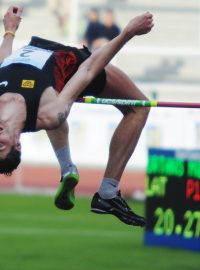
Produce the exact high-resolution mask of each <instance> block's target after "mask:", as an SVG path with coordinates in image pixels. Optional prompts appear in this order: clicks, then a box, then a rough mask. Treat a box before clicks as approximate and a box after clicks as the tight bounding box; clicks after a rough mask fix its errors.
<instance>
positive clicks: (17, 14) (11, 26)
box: [3, 6, 23, 33]
mask: <svg viewBox="0 0 200 270" xmlns="http://www.w3.org/2000/svg"><path fill="white" fill-rule="evenodd" d="M22 11H23V8H22V7H17V6H11V7H9V9H8V10H7V12H6V13H5V15H4V18H3V24H4V28H5V31H11V32H14V33H15V32H16V31H17V28H18V27H19V24H20V22H21V14H22Z"/></svg>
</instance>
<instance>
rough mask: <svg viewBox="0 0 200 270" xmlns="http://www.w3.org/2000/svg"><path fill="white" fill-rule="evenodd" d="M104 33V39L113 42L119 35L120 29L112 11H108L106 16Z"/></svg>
mask: <svg viewBox="0 0 200 270" xmlns="http://www.w3.org/2000/svg"><path fill="white" fill-rule="evenodd" d="M103 27H104V28H103V32H104V35H103V36H104V38H106V39H107V40H111V39H113V38H115V37H116V36H118V35H119V33H120V28H119V26H118V25H117V24H116V23H115V18H114V13H113V11H112V10H111V9H107V10H106V12H105V15H104V22H103Z"/></svg>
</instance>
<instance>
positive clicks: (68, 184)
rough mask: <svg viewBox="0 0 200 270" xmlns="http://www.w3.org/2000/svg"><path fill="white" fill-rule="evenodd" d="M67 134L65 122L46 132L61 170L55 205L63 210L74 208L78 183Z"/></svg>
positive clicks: (67, 128)
mask: <svg viewBox="0 0 200 270" xmlns="http://www.w3.org/2000/svg"><path fill="white" fill-rule="evenodd" d="M68 134H69V127H68V124H67V122H64V123H63V124H62V125H61V126H60V127H59V128H57V129H54V130H49V131H47V135H48V137H49V139H50V142H51V144H52V147H53V149H54V152H55V155H56V157H57V159H58V162H59V164H60V168H61V184H60V186H59V188H58V191H57V193H56V196H55V205H56V206H57V207H58V208H60V209H64V210H68V209H71V208H72V207H73V206H74V200H75V198H74V188H75V186H76V185H77V183H78V181H79V175H78V171H77V169H76V166H75V165H74V164H73V162H72V159H71V155H70V148H69V141H68Z"/></svg>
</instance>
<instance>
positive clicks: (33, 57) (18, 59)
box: [1, 45, 53, 69]
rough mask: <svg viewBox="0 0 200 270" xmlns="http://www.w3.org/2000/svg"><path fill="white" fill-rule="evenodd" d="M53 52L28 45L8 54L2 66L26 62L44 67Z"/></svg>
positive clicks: (39, 67) (40, 67)
mask: <svg viewBox="0 0 200 270" xmlns="http://www.w3.org/2000/svg"><path fill="white" fill-rule="evenodd" d="M52 53H53V51H50V50H45V49H41V48H38V47H34V46H29V45H28V46H25V47H23V48H21V49H19V50H17V51H16V52H14V53H13V54H11V55H10V56H8V57H7V58H6V59H5V60H4V61H3V62H2V64H1V67H6V66H8V65H11V64H26V65H31V66H34V67H36V68H38V69H42V68H43V67H44V65H45V64H46V62H47V60H48V59H49V58H50V56H51V55H52Z"/></svg>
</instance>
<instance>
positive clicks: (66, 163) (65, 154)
mask: <svg viewBox="0 0 200 270" xmlns="http://www.w3.org/2000/svg"><path fill="white" fill-rule="evenodd" d="M55 154H56V157H57V159H58V162H59V164H60V169H61V174H62V175H64V174H65V173H67V172H68V170H69V167H71V166H74V164H73V162H72V159H71V154H70V149H69V146H68V145H66V146H64V147H62V148H60V149H58V150H56V151H55Z"/></svg>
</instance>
